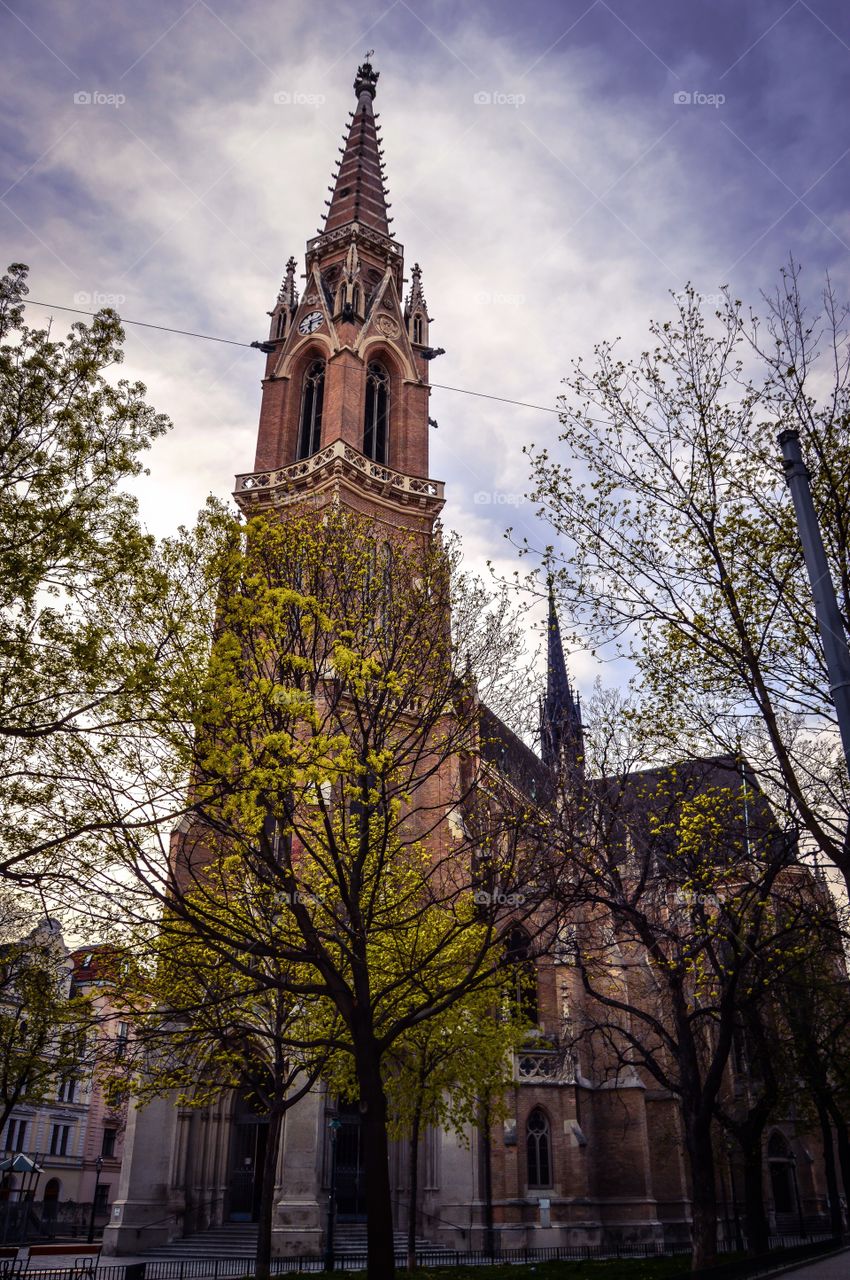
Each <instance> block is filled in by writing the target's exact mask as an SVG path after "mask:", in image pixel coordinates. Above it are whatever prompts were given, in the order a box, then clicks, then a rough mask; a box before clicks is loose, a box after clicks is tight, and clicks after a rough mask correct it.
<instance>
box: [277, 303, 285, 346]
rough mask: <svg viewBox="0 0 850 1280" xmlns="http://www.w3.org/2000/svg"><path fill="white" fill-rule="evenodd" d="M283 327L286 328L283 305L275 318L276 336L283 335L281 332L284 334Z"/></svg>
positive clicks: (280, 336)
mask: <svg viewBox="0 0 850 1280" xmlns="http://www.w3.org/2000/svg"><path fill="white" fill-rule="evenodd" d="M285 329H286V308H285V307H284V308H282V310H281V313H280V315H279V316H278V318H277V336H278V338H282V337H283V334H284V330H285Z"/></svg>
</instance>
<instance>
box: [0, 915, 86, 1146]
mask: <svg viewBox="0 0 850 1280" xmlns="http://www.w3.org/2000/svg"><path fill="white" fill-rule="evenodd" d="M96 1021H97V1020H96V1017H95V1014H94V1011H93V1009H92V1006H91V1003H90V1001H89V1000H88V999H87V998H86V997H83V996H77V995H72V993H71V975H70V966H69V963H68V960H67V953H66V952H65V949H64V947H63V946H62V944H61V939H60V937H59V935H58V933H57V932H56V931H55V930H53V929H51V928H50V927H41V928H38V929H35V930H34V931H33V932H32V933H31V934H30V935H29V936H28V937H25V938H21V939H18V940H15V941H8V942H5V943H4V944H3V945H2V949H0V1130H2V1129H3V1128H4V1126H5V1124H6V1121H7V1120H8V1118H9V1115H10V1114H11V1112H12V1110H13V1108H14V1107H15V1106H16V1105H17V1104H18V1103H22V1102H23V1103H25V1104H26V1105H27V1106H34V1105H37V1104H38V1103H39V1102H42V1101H44V1100H45V1099H47V1098H50V1097H55V1096H56V1093H55V1091H56V1087H57V1085H58V1083H59V1081H60V1080H62V1079H64V1078H66V1077H75V1078H78V1079H79V1078H80V1076H81V1075H82V1074H83V1073H84V1072H86V1070H87V1069H89V1068H90V1067H91V1063H92V1057H93V1053H94V1049H95V1044H96V1034H95V1028H96Z"/></svg>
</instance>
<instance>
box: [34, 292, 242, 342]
mask: <svg viewBox="0 0 850 1280" xmlns="http://www.w3.org/2000/svg"><path fill="white" fill-rule="evenodd" d="M25 301H26V304H27V306H30V307H47V308H48V309H49V310H51V311H73V312H74V314H75V315H78V316H96V315H98V314H99V312H97V311H83V310H81V308H80V307H60V306H59V305H58V303H55V302H36V301H35V299H34V298H26V299H25ZM119 319H120V321H121V323H122V324H134V325H137V326H138V327H139V328H141V329H159V331H160V333H180V334H182V335H183V337H184V338H203V340H204V342H226V343H227V345H228V346H229V347H248V348H249V349H250V348H251V347H252V346H254V345H255V344H254V343H252V342H235V341H234V340H233V338H215V337H213V335H212V334H210V333H193V332H192V330H191V329H171V328H169V326H168V325H167V324H150V323H149V322H148V321H147V320H128V319H127V318H126V317H125V316H119Z"/></svg>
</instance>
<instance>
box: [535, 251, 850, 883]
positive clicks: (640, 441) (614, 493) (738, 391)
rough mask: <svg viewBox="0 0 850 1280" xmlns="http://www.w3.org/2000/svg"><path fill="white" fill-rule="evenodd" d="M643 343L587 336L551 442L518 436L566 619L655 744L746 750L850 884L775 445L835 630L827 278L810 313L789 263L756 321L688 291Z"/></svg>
mask: <svg viewBox="0 0 850 1280" xmlns="http://www.w3.org/2000/svg"><path fill="white" fill-rule="evenodd" d="M676 302H677V315H676V317H675V319H674V320H669V321H664V322H662V323H657V322H656V323H653V324H652V325H651V326H650V332H651V335H652V338H653V339H654V344H655V345H654V346H653V348H652V349H651V350H647V351H645V352H643V353H642V355H641V356H640V357H639V358H638V359H635V360H623V359H620V358H619V357H618V355H617V352H616V349H615V346H614V345H613V344H611V343H607V342H603V343H601V344H600V345H599V346H598V347H597V348H596V356H595V365H594V367H593V368H591V369H587V368H585V367H584V366H583V365H582V364H581V362H579V363H578V364H577V365H576V366H575V368H574V371H573V373H572V376H571V377H570V378H569V379H568V380H567V381H568V386H569V388H570V393H571V394H570V395H569V398H567V397H565V400H564V404H563V417H562V421H563V424H564V429H563V433H562V435H561V437H560V439H561V442H562V443H563V444H564V445H565V446H567V447H568V455H569V456H568V457H567V458H565V459H560V458H558V457H556V456H555V455H554V454H552V453H551V452H550V451H549V450H548V449H545V448H544V449H541V450H536V449H532V450H531V455H532V461H533V472H534V484H535V493H534V496H535V498H536V499H537V501H538V502H539V503H540V509H541V511H542V514H543V515H544V517H545V518H546V520H547V521H548V522H549V523H550V525H551V527H552V529H553V531H554V533H555V535H556V536H557V542H556V543H555V544H554V545H553V546H552V547H550V548H549V551H548V557H549V559H550V561H551V563H552V567H553V568H555V569H556V570H557V572H556V580H557V585H558V589H559V593H560V596H561V598H562V599H563V601H564V602H565V604H566V606H567V609H568V612H569V615H570V616H571V617H572V618H573V619H574V621H575V625H576V630H577V632H578V633H579V634H580V635H581V636H582V637H583V639H584V641H585V642H586V643H589V644H590V645H591V646H594V647H595V646H597V645H613V646H615V648H616V650H617V651H618V652H620V653H622V654H625V655H627V656H629V657H630V658H631V659H632V661H633V662H634V664H635V668H636V672H637V682H638V683H639V686H640V690H641V694H640V701H641V704H642V709H643V711H644V712H645V716H646V721H647V723H648V724H652V725H654V727H655V744H654V749H655V756H654V758H655V759H668V760H669V759H675V758H681V757H682V755H684V754H688V755H712V754H717V753H718V752H719V753H721V754H734V753H735V752H736V751H738V750H740V749H743V751H744V754H745V755H746V756H747V758H748V759H749V760H751V761H755V762H757V766H756V767H757V768H758V773H759V779H760V782H761V784H762V786H763V787H764V789H765V790H766V791H767V792H768V793H769V794H770V795H771V796H772V798H773V801H774V804H775V805H777V806H778V807H779V808H780V809H782V810H784V809H786V807H787V809H788V810H789V812H790V813H791V814H792V815H793V817H794V820H795V821H796V822H798V823H799V825H800V826H801V828H802V829H803V830H804V831H805V832H806V833H807V835H808V837H810V840H811V842H812V843H813V844H814V845H815V846H816V847H817V848H818V849H819V850H820V851H821V852H822V853H823V854H824V855H825V856H826V857H827V858H828V859H830V860H831V861H832V862H833V863H834V864H835V865H836V866H837V867H838V868H839V869H840V871H841V873H842V875H843V876H844V879H845V882H846V883H848V884H850V843H848V812H850V782H849V781H848V778H847V774H846V769H845V767H844V762H843V758H842V755H841V751H840V747H839V743H838V737H837V733H836V723H835V712H834V707H833V704H832V702H831V700H830V697H829V681H828V678H827V674H826V669H825V663H824V658H823V652H822V648H821V644H820V640H819V637H818V631H817V627H816V624H815V617H814V609H813V605H812V601H811V596H810V589H809V585H808V581H807V579H806V576H805V572H804V570H803V566H802V553H801V548H800V543H799V538H798V536H797V531H796V526H795V523H794V517H793V510H792V507H791V504H790V500H789V498H788V495H787V492H786V489H785V483H784V479H783V472H782V467H781V459H780V455H779V451H778V447H777V444H776V435H777V432H778V430H779V429H780V428H789V427H795V428H796V429H797V430H798V431H799V433H800V438H801V441H802V446H803V450H804V454H805V456H806V459H807V463H808V465H809V467H810V469H811V471H812V481H813V491H814V496H815V502H816V505H817V507H818V510H819V514H820V518H821V525H822V528H823V531H824V537H825V541H826V545H827V550H828V554H829V558H830V563H831V566H832V572H833V576H834V579H835V582H836V584H837V587H838V592H839V597H840V603H841V610H842V613H843V616H844V620H845V625H846V626H848V627H850V568H848V566H850V555H848V551H850V541H848V533H850V522H848V515H847V513H848V511H850V466H848V458H850V435H849V434H848V429H849V428H850V348H848V342H847V325H846V322H847V309H846V307H842V306H840V305H839V303H838V302H837V300H836V298H835V296H834V293H833V292H832V289H831V287H830V286H829V283H828V282H827V288H826V291H825V293H824V295H823V306H822V308H821V310H820V312H819V313H818V314H813V313H812V312H811V311H810V310H809V309H808V308H807V306H806V304H805V302H804V300H803V297H802V294H801V289H800V273H799V268H798V267H797V266H796V265H795V264H793V263H792V264H791V267H790V269H789V270H788V271H786V272H783V275H782V280H781V283H780V285H779V287H778V289H777V290H776V292H775V294H774V295H773V297H771V298H768V299H767V317H766V320H765V321H764V322H763V323H761V322H759V320H758V318H757V317H756V316H754V315H751V316H750V318H749V319H748V320H747V319H745V317H744V314H743V311H742V307H741V303H740V302H738V301H736V300H735V299H734V298H733V297H732V296H731V295H729V294H728V292H727V294H726V301H725V303H724V305H723V306H722V307H721V309H720V310H719V311H718V312H717V313H716V324H715V326H714V328H712V327H711V324H710V322H709V321H707V320H706V317H705V316H704V314H703V310H702V306H701V303H700V300H699V298H698V296H697V295H696V293H695V292H694V290H693V289H692V288H690V287H689V288H688V289H686V290H685V291H684V293H682V294H679V295H677V298H676Z"/></svg>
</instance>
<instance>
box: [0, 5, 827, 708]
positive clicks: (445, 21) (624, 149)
mask: <svg viewBox="0 0 850 1280" xmlns="http://www.w3.org/2000/svg"><path fill="white" fill-rule="evenodd" d="M0 28H2V44H3V48H4V50H5V71H6V85H7V92H6V94H5V96H4V100H3V103H2V107H0V110H2V120H0V193H2V194H0V238H2V245H3V254H4V255H5V262H12V261H24V262H26V263H28V264H29V265H30V268H31V278H30V287H31V298H32V299H34V300H39V301H44V302H48V303H50V304H52V305H53V307H54V308H55V307H58V306H65V307H75V306H76V307H79V308H81V309H83V310H94V309H96V307H97V306H99V305H107V304H109V305H113V306H115V307H116V308H117V309H118V310H119V312H120V313H121V314H122V315H123V316H125V317H127V318H129V319H140V320H146V321H148V322H150V323H152V324H162V325H167V326H172V327H174V328H179V329H186V330H192V331H194V332H197V333H204V334H212V335H217V336H220V337H224V338H229V339H232V340H233V341H236V342H251V341H252V340H256V339H262V338H265V337H266V335H267V327H268V320H267V317H266V312H267V311H268V310H269V309H270V308H271V306H272V305H273V302H274V299H275V296H276V294H277V290H278V286H279V284H280V279H281V276H282V273H283V268H284V263H285V261H286V259H287V258H288V257H289V255H290V254H295V255H296V257H297V259H298V261H299V263H300V264H301V266H300V269H302V270H303V257H304V246H305V241H306V240H307V238H308V237H310V236H312V235H314V234H315V232H316V230H317V228H318V227H319V225H320V222H321V215H322V213H323V211H324V204H323V202H324V200H325V199H327V195H328V193H327V186H328V184H329V182H330V177H331V173H332V169H333V165H334V162H335V160H336V159H337V154H338V153H337V147H338V146H339V145H340V144H341V139H342V134H343V130H344V127H345V125H346V123H347V112H348V111H349V110H351V109H352V108H353V106H354V95H353V91H352V82H353V78H354V72H355V69H356V67H357V64H358V62H359V61H360V60H361V59H362V57H363V55H364V54H365V52H366V50H367V49H374V50H375V53H374V57H373V62H374V65H375V66H376V68H377V69H378V70H379V71H380V81H379V84H378V94H377V99H376V104H375V106H376V110H377V111H378V112H379V113H380V118H381V125H382V134H383V142H384V150H385V157H386V164H387V171H388V184H389V189H390V199H391V201H392V204H393V208H392V214H393V216H394V218H395V222H394V224H393V230H394V231H396V233H397V237H398V240H399V241H400V242H401V243H402V244H403V245H404V247H405V261H406V264H407V266H408V268H409V267H410V266H412V264H413V263H414V262H419V263H420V264H421V266H422V270H423V285H424V289H425V293H426V297H427V299H428V302H429V306H430V310H431V313H432V315H433V317H434V321H435V322H434V324H433V326H432V328H431V334H430V337H431V342H432V344H434V345H439V346H442V347H444V348H445V349H446V354H445V355H444V356H442V357H441V358H439V359H438V360H435V361H434V362H433V363H432V366H431V369H432V378H433V380H434V382H437V383H442V384H447V385H448V386H451V387H458V388H465V389H468V390H471V391H477V392H486V393H488V394H490V395H493V396H501V397H505V398H507V399H514V400H519V401H524V402H528V403H531V404H533V405H538V406H543V407H548V408H553V407H555V405H556V404H557V397H558V395H559V394H560V393H561V391H562V386H561V381H562V379H563V378H564V377H565V375H566V374H568V372H569V369H570V365H571V362H572V361H573V360H575V359H577V358H579V357H585V359H587V358H588V357H589V356H591V355H592V349H593V345H594V343H596V342H599V341H601V340H603V339H614V338H618V337H619V338H620V339H621V343H622V349H623V353H624V354H625V355H629V354H636V353H637V352H639V351H640V350H641V349H643V347H644V346H645V345H646V343H647V332H648V323H649V320H650V318H652V317H656V318H664V317H665V316H667V315H670V314H672V311H673V307H674V304H673V300H672V298H671V296H670V294H671V291H673V292H675V291H678V290H681V289H682V287H683V286H684V285H685V283H686V282H687V281H690V282H692V283H693V285H694V287H695V288H696V289H697V290H698V291H699V292H700V293H702V294H703V295H705V297H706V302H707V305H708V306H711V305H712V303H713V300H714V299H715V297H716V295H717V294H718V291H719V289H720V287H721V286H723V285H726V284H728V285H730V286H731V288H732V290H733V292H734V294H735V296H736V297H739V298H742V299H744V300H746V301H748V302H752V303H753V304H755V305H757V304H758V302H759V295H760V293H761V291H770V290H771V289H772V288H773V286H774V285H775V283H776V281H777V279H778V274H779V270H780V268H781V266H782V265H783V263H785V262H787V260H788V257H789V254H790V255H793V256H794V257H795V258H796V259H797V260H799V261H800V262H801V263H802V264H803V268H804V273H805V275H804V279H805V281H806V282H807V284H808V286H810V287H811V288H812V289H815V290H817V289H818V288H819V287H820V282H821V281H822V278H823V275H824V272H826V271H829V272H830V274H831V277H832V280H833V282H834V284H835V285H836V288H837V291H838V293H839V294H840V295H843V296H847V295H848V294H850V288H848V285H850V279H849V278H848V277H850V209H849V208H848V199H847V195H848V185H850V184H848V176H849V175H850V137H848V126H847V119H848V116H847V103H848V101H850V7H848V6H847V5H846V4H843V3H840V0H791V3H785V0H746V2H745V3H742V0H687V2H686V3H682V0H610V3H609V0H592V2H591V3H587V0H559V2H557V3H556V2H555V0H547V2H545V3H544V2H536V0H526V2H525V3H524V4H523V5H519V4H517V3H515V0H512V2H508V0H494V2H493V3H486V4H485V3H481V2H477V3H476V2H475V0H468V2H467V3H465V4H458V3H456V0H452V2H449V0H411V2H410V3H408V0H392V2H391V3H367V2H362V3H358V4H352V5H344V4H341V3H338V2H337V0H309V2H306V0H286V3H280V2H278V3H275V4H272V3H269V2H268V0H265V2H261V0H240V3H238V4H237V3H234V2H233V0H191V2H190V3H187V2H186V0H177V2H176V3H169V2H166V0H147V2H146V3H144V4H129V3H127V0H109V2H108V3H106V2H105V0H85V3H83V0H62V2H61V3H57V2H56V0H54V3H53V4H48V3H42V0H28V3H27V4H24V3H23V2H22V0H8V2H7V0H0ZM52 314H53V317H54V319H53V323H54V326H57V327H58V328H59V329H60V330H61V331H62V332H64V331H65V329H66V328H67V325H68V323H70V321H71V320H72V319H74V317H73V316H70V315H68V314H66V313H63V312H60V311H58V310H54V311H53V312H52ZM50 315H51V312H50V310H45V309H44V308H39V307H35V306H33V307H32V308H31V309H30V310H29V313H28V316H29V319H30V322H31V323H44V322H46V321H47V319H48V317H49V316H50ZM126 352H127V355H126V361H125V365H124V368H123V370H122V373H123V375H124V376H127V377H130V378H132V379H140V380H141V381H143V382H144V383H145V384H146V385H147V387H148V395H149V399H150V401H151V403H153V404H154V405H155V406H156V408H157V409H158V410H159V411H161V412H164V413H166V414H168V415H169V417H170V418H171V420H172V422H173V424H174V425H173V430H172V431H171V433H170V434H169V436H168V437H167V438H166V439H164V440H162V441H159V442H158V443H157V444H156V445H155V447H154V448H153V450H152V452H151V454H150V456H149V468H150V475H149V476H147V477H145V478H144V479H143V480H140V482H139V484H138V486H137V492H138V495H139V500H140V504H141V512H142V517H143V519H144V521H145V523H146V524H147V526H148V527H149V528H150V529H151V530H152V531H154V532H155V533H157V534H159V535H163V534H167V533H169V532H171V531H173V530H174V529H175V528H176V527H177V525H178V524H179V523H180V522H191V521H192V519H193V517H194V514H195V512H196V511H197V509H198V508H199V507H200V505H201V504H202V503H203V501H204V498H205V496H206V495H207V494H208V493H210V492H213V493H215V494H217V495H219V496H221V497H226V496H227V495H228V494H229V493H230V491H231V489H232V483H233V475H234V474H235V473H237V472H243V471H248V470H250V469H251V467H252V464H253V453H254V444H255V438H256V428H257V415H258V409H259V396H260V385H259V382H260V376H261V371H262V364H263V358H262V356H261V355H260V354H259V352H257V351H253V350H250V349H248V348H243V347H236V346H228V345H224V344H219V343H213V342H203V341H198V340H194V339H190V338H186V337H179V336H177V335H173V334H165V333H157V332H155V331H152V330H147V329H138V328H133V327H128V329H127V344H126ZM431 413H432V416H433V417H434V418H435V419H436V420H437V422H438V424H439V426H438V428H437V430H435V431H432V437H431V468H430V470H431V475H432V476H433V477H435V478H437V479H441V480H444V481H446V483H447V495H448V502H447V506H446V510H445V513H444V518H445V522H446V524H447V525H448V526H449V527H451V528H453V529H456V530H458V532H459V533H460V534H461V535H462V537H463V540H464V545H465V547H466V551H467V556H468V558H469V560H470V562H471V563H472V564H475V565H483V564H484V562H485V561H486V560H487V559H488V558H489V559H492V560H494V561H495V562H496V564H497V566H498V567H499V568H500V569H501V570H502V571H504V572H511V571H512V570H513V569H514V568H515V566H516V559H515V556H514V553H513V551H512V549H511V546H510V544H509V543H508V542H507V541H506V540H505V537H504V533H505V529H506V527H507V526H509V525H510V526H513V527H514V528H515V529H516V531H517V536H520V537H521V536H523V535H527V536H529V537H530V538H531V539H532V541H533V542H535V543H536V544H538V545H539V544H542V543H544V542H545V541H546V540H547V532H546V530H545V528H543V527H542V526H541V525H540V524H539V522H538V521H537V520H536V517H535V513H534V508H533V505H532V504H531V503H530V502H528V500H527V499H526V497H525V494H526V490H527V487H528V463H527V459H526V457H525V456H524V454H523V448H524V447H527V446H529V445H531V444H534V445H536V446H538V447H540V446H548V447H550V448H556V449H561V448H563V447H564V446H562V445H559V444H558V432H559V422H558V418H557V416H556V415H555V414H553V413H547V412H544V411H542V409H522V408H518V407H516V406H512V405H508V404H504V403H500V402H498V401H495V400H487V399H481V398H474V397H471V396H466V395H461V394H458V393H456V392H452V391H447V390H441V389H436V390H434V392H433V394H432V406H431ZM570 665H571V670H572V673H573V675H574V677H575V678H576V680H577V682H578V685H579V687H580V688H582V690H583V691H585V692H586V691H587V690H588V688H589V686H590V684H591V683H592V680H593V676H594V673H595V671H596V670H597V666H596V663H595V661H594V660H593V659H592V657H591V656H590V655H588V654H584V653H581V652H578V653H575V654H573V655H572V657H571V662H570Z"/></svg>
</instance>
